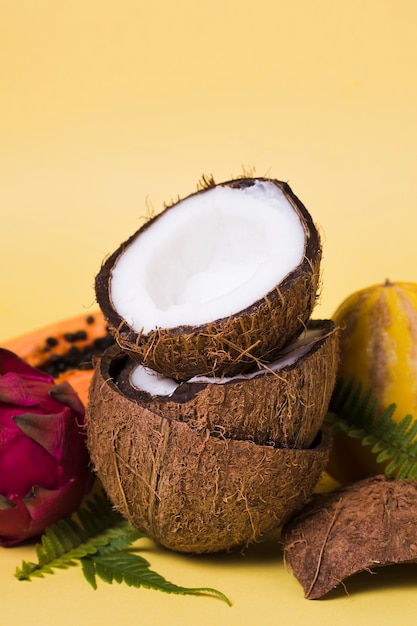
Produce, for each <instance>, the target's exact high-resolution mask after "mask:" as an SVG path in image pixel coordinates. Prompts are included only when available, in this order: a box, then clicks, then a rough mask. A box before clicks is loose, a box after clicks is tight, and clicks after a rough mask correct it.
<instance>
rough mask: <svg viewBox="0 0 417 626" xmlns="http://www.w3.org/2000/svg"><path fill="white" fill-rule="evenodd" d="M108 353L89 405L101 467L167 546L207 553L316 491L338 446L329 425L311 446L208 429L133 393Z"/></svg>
mask: <svg viewBox="0 0 417 626" xmlns="http://www.w3.org/2000/svg"><path fill="white" fill-rule="evenodd" d="M123 359H124V356H123V355H122V354H121V355H120V358H119V359H109V358H108V357H103V358H102V359H101V360H100V361H99V362H98V364H97V366H96V370H95V373H94V376H93V380H92V384H91V388H90V397H89V403H88V406H87V441H88V448H89V451H90V456H91V459H92V462H93V465H94V469H95V471H96V473H97V475H98V477H99V478H100V480H101V481H102V484H103V486H104V488H105V490H106V492H107V494H108V496H109V497H110V499H111V501H112V502H113V504H114V506H115V507H116V508H117V509H118V510H119V511H120V512H121V513H122V515H124V516H125V517H126V518H127V519H128V520H129V521H130V523H131V524H132V525H133V526H134V527H135V528H137V529H138V530H139V531H140V532H143V533H145V534H146V535H147V536H149V537H150V538H153V539H155V540H156V541H157V542H159V543H160V544H162V545H164V546H166V547H167V548H170V549H173V550H177V551H180V552H192V553H204V552H216V551H219V550H228V549H230V548H233V547H235V546H241V545H247V544H249V543H251V542H253V541H256V540H258V539H259V538H260V537H261V536H262V535H263V534H264V533H266V532H268V531H270V530H272V529H273V528H276V527H278V526H280V525H281V524H283V523H284V522H285V521H286V520H287V519H288V518H289V517H290V516H291V515H292V514H293V513H294V512H296V511H298V510H299V509H300V508H301V507H302V506H303V504H304V503H305V502H306V500H307V499H308V498H309V497H310V495H311V493H312V491H313V489H314V486H315V485H316V483H317V481H318V479H319V477H320V475H321V472H322V471H323V469H324V467H325V465H326V463H327V460H328V456H329V446H330V436H329V434H328V432H327V430H323V431H322V432H321V433H320V435H319V436H318V438H317V441H316V442H315V444H314V445H313V446H312V448H311V449H306V450H294V449H279V448H274V447H272V446H259V445H256V444H254V443H252V442H250V441H239V440H224V439H221V438H219V437H216V436H213V435H210V433H209V432H207V433H206V434H202V433H198V432H196V431H195V430H193V429H192V428H190V427H189V426H188V425H187V424H185V423H184V422H179V421H177V420H170V419H167V418H164V417H162V416H160V415H156V414H155V413H153V412H151V411H150V410H148V409H146V408H144V407H142V406H140V405H139V404H138V403H137V402H135V401H133V400H131V399H129V398H127V397H126V396H124V395H123V394H122V393H121V391H120V389H119V388H118V387H117V385H116V383H115V380H114V378H115V377H117V374H118V371H119V369H120V367H121V364H122V363H123Z"/></svg>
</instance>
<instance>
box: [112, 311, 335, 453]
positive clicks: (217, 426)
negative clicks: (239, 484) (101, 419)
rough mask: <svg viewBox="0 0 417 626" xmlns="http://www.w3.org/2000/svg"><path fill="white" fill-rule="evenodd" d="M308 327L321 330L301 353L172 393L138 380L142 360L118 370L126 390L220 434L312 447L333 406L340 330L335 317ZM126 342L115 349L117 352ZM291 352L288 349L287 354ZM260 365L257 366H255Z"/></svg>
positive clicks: (120, 383) (153, 408)
mask: <svg viewBox="0 0 417 626" xmlns="http://www.w3.org/2000/svg"><path fill="white" fill-rule="evenodd" d="M307 330H308V331H312V332H313V333H315V331H319V333H320V334H318V333H317V334H316V333H315V334H314V338H313V339H311V340H309V343H307V346H308V348H307V350H306V351H305V352H303V353H300V355H299V356H298V357H297V359H296V360H295V361H294V362H292V363H290V364H288V365H286V366H284V367H282V368H280V369H279V370H277V371H272V370H270V369H268V367H266V368H265V369H264V370H262V373H258V375H257V376H254V377H244V376H239V375H237V376H236V377H234V378H231V379H228V380H227V382H224V381H221V380H218V382H215V381H213V379H211V381H207V380H206V381H204V380H203V382H200V379H195V380H194V381H189V382H184V383H182V384H181V385H179V386H178V387H177V388H176V389H175V391H174V392H173V393H172V394H171V395H170V396H154V395H151V394H150V393H148V392H147V391H143V390H140V389H138V388H136V387H134V386H132V384H131V381H130V372H131V371H132V369H133V368H134V367H136V362H134V361H132V359H129V358H128V357H126V359H125V361H124V365H123V367H122V368H121V370H120V374H119V375H118V376H117V385H118V387H119V388H120V389H121V390H122V391H123V393H124V394H125V395H126V396H127V397H129V398H130V399H132V400H133V401H135V402H137V403H138V404H140V405H141V406H143V407H145V408H147V409H149V410H150V411H152V412H154V413H156V414H157V415H160V416H162V417H166V418H170V419H172V420H178V421H183V422H186V423H187V424H188V425H189V426H190V427H191V428H193V429H195V430H197V431H198V432H202V433H205V432H206V431H207V430H208V431H210V432H211V433H213V434H217V435H218V436H219V437H223V438H229V439H248V440H251V441H254V442H255V443H257V444H260V445H264V444H270V445H275V446H277V447H281V448H282V447H290V448H308V447H309V446H311V445H312V443H313V441H314V439H315V437H316V436H317V434H318V432H319V430H320V428H321V426H322V423H323V418H324V415H325V413H326V411H327V408H328V404H329V401H330V396H331V393H332V389H333V386H334V382H335V378H336V371H337V366H338V333H337V329H336V326H335V324H334V323H333V322H332V321H331V320H314V321H310V322H309V323H308V325H307ZM118 351H120V348H115V349H114V350H113V352H112V353H113V355H116V354H117V352H118ZM288 354H291V352H288V353H286V352H284V353H283V356H282V359H285V355H288ZM257 371H258V370H257V369H256V370H255V372H257Z"/></svg>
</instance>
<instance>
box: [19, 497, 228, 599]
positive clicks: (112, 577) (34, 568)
mask: <svg viewBox="0 0 417 626" xmlns="http://www.w3.org/2000/svg"><path fill="white" fill-rule="evenodd" d="M141 537H144V535H142V534H140V533H139V532H138V531H136V530H135V529H134V528H133V527H132V526H131V525H130V524H129V523H128V522H127V521H126V520H125V519H124V518H123V517H122V516H121V515H120V514H119V513H117V512H116V511H115V510H114V509H113V508H112V506H111V505H110V503H109V502H108V500H107V498H106V496H105V495H104V492H103V493H101V494H98V495H96V496H95V498H94V499H92V500H89V501H87V502H86V504H85V505H84V506H83V507H81V508H80V509H79V511H78V512H77V513H76V514H75V515H74V516H73V518H69V519H64V520H60V521H59V522H58V523H57V524H52V525H51V526H49V527H48V528H47V529H46V531H45V533H44V534H43V535H42V537H41V542H40V543H38V544H37V545H36V546H35V550H36V554H37V557H38V562H37V563H34V562H31V561H23V562H22V565H21V567H20V568H16V572H15V576H16V578H18V580H31V579H32V578H35V577H37V578H43V577H44V575H45V574H50V573H53V571H54V569H56V568H60V569H65V568H67V567H69V566H71V565H74V564H76V562H77V561H79V562H80V564H81V570H82V573H83V575H84V578H85V580H86V581H87V582H88V583H89V584H90V585H91V586H92V587H93V589H97V577H99V578H101V579H102V580H104V581H105V582H107V583H112V582H117V583H122V582H124V583H125V584H127V585H129V586H131V587H145V588H148V589H154V590H158V591H164V592H166V593H177V594H183V595H211V596H215V597H217V598H220V599H221V600H223V601H225V602H226V603H227V604H228V605H229V606H230V605H231V603H230V601H229V599H228V598H227V597H226V596H225V595H224V594H223V593H221V592H220V591H217V590H216V589H212V588H209V587H199V588H187V587H181V586H178V585H175V584H173V583H171V582H169V581H167V580H165V578H163V576H160V575H159V574H157V573H156V572H153V571H152V570H151V569H150V564H149V562H148V561H147V560H146V559H144V558H143V557H142V556H140V555H137V554H133V553H131V552H128V551H127V550H128V548H129V547H130V546H131V545H132V544H133V542H135V541H136V540H137V539H140V538H141Z"/></svg>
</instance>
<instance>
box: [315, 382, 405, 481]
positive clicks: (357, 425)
mask: <svg viewBox="0 0 417 626" xmlns="http://www.w3.org/2000/svg"><path fill="white" fill-rule="evenodd" d="M396 408H397V407H396V405H395V404H391V405H389V406H387V407H385V408H383V409H382V410H380V409H379V406H378V400H377V398H375V397H374V396H373V395H372V393H371V391H370V390H366V391H362V386H361V384H358V383H356V384H355V383H354V381H353V379H349V380H343V379H341V378H339V379H338V380H337V381H336V385H335V388H334V391H333V394H332V398H331V400H330V404H329V411H328V413H327V414H326V416H325V421H326V422H327V423H328V424H330V426H331V428H332V430H333V431H334V432H343V433H345V434H346V435H348V436H349V437H354V438H356V439H360V440H361V443H362V445H364V446H370V447H371V451H372V453H373V454H375V455H376V461H377V462H378V463H381V464H382V463H387V462H388V463H387V465H386V466H385V467H381V472H384V473H385V474H387V475H392V474H395V475H396V477H397V478H398V479H400V478H405V479H407V480H408V481H413V480H417V439H416V437H417V421H415V420H414V418H413V416H412V415H406V416H405V417H403V418H402V419H401V420H399V421H397V420H396V419H394V415H395V411H396Z"/></svg>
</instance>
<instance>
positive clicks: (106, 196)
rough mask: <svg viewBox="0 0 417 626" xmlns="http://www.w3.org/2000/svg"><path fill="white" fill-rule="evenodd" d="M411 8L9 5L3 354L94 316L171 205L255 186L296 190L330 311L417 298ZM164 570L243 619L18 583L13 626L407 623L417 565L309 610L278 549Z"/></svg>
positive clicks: (1, 13)
mask: <svg viewBox="0 0 417 626" xmlns="http://www.w3.org/2000/svg"><path fill="white" fill-rule="evenodd" d="M416 22H417V5H416V3H415V2H414V0H408V1H407V0H396V1H395V2H394V1H388V0H351V1H350V2H348V3H347V2H338V1H334V0H318V1H316V2H311V1H308V0H294V1H292V2H282V1H281V2H280V1H279V0H278V1H277V0H275V1H269V0H258V2H248V1H247V0H221V1H220V0H213V1H212V2H205V3H202V2H199V1H198V0H176V1H175V2H169V1H165V2H164V1H158V0H155V1H154V2H140V1H138V0H118V2H109V1H107V0H101V1H100V2H99V1H98V0H72V1H71V2H57V1H56V0H37V1H36V2H33V1H32V0H1V1H0V89H1V97H0V207H1V215H2V219H1V229H0V267H1V273H0V290H1V305H0V341H5V340H6V339H9V338H11V337H13V336H15V335H20V334H22V333H25V332H27V331H29V330H31V329H34V328H37V327H39V326H44V325H45V324H48V323H51V322H54V321H56V320H58V319H62V318H66V317H70V316H72V315H76V314H78V313H80V312H82V311H83V310H90V309H91V307H93V306H94V294H93V288H92V285H93V280H94V276H95V274H96V272H97V271H98V268H99V266H100V264H101V261H102V259H103V258H104V257H105V256H106V255H107V254H109V253H110V252H112V251H113V250H114V249H115V248H116V247H117V246H118V245H119V243H120V242H121V241H123V240H124V239H126V238H127V237H128V236H129V235H130V234H132V232H133V231H134V230H136V228H137V227H138V226H139V225H140V223H141V217H142V216H143V215H146V214H149V212H150V211H151V210H152V207H153V209H154V210H156V211H158V210H160V208H161V207H162V205H163V203H164V201H170V200H171V199H173V198H175V197H176V196H177V195H178V194H180V195H186V194H188V193H190V192H192V191H194V190H195V188H196V183H197V181H198V179H199V178H200V177H201V175H202V174H207V175H209V174H213V175H214V177H215V179H216V180H218V181H219V182H220V181H222V180H225V179H228V178H230V177H232V176H234V175H239V174H241V173H242V168H245V170H247V171H252V172H255V173H256V174H258V175H270V176H273V177H276V178H280V179H283V180H287V181H288V182H289V183H290V185H291V186H292V188H293V190H294V192H295V193H296V194H297V195H298V196H299V197H300V198H301V200H302V201H303V202H304V203H305V204H306V206H307V208H308V209H309V210H310V212H311V214H312V215H313V218H314V219H315V221H316V222H317V223H318V225H319V226H320V230H321V232H322V235H323V242H324V258H323V288H322V295H321V298H320V302H319V305H318V307H317V310H316V313H315V316H316V317H319V316H322V317H326V316H329V315H331V313H332V312H333V311H334V309H335V308H336V306H337V305H338V304H339V303H340V302H341V300H342V299H343V298H344V297H345V296H346V295H347V294H348V293H350V292H351V291H354V290H356V289H358V288H361V287H364V286H367V285H368V284H373V283H376V282H381V281H384V280H385V279H386V278H391V280H403V281H417V269H416V267H417V263H416V261H417V253H416V247H415V233H416V227H417V211H416V206H417V176H416V173H415V167H416V162H417V124H416V111H417V81H416V67H417V39H416V36H415V33H416V26H417V24H416ZM146 554H147V556H148V557H149V559H150V561H151V563H152V566H153V567H154V569H156V570H157V571H159V572H160V573H163V574H164V575H165V576H166V577H168V578H171V579H172V580H173V581H174V582H177V583H180V584H184V585H191V586H195V585H203V586H214V587H218V588H219V589H221V590H222V591H223V592H224V593H226V594H227V595H229V596H230V598H231V599H232V601H233V607H232V608H228V607H227V606H226V605H224V604H222V603H221V602H219V601H216V600H213V599H206V598H187V597H176V596H165V595H162V594H160V593H156V592H152V591H146V590H135V589H130V588H127V587H125V586H117V585H113V586H112V587H109V586H107V585H105V584H104V583H103V584H100V585H99V589H98V591H96V592H94V591H93V590H92V589H90V588H89V587H88V585H87V584H86V583H84V581H83V579H82V577H81V574H80V571H79V570H78V569H77V568H75V569H71V570H68V571H65V572H59V573H57V574H55V575H54V576H51V577H49V578H48V579H46V580H38V581H35V582H32V583H28V584H24V583H19V582H17V580H15V579H14V578H13V576H12V573H13V571H14V568H15V566H16V565H19V564H20V561H21V560H22V559H31V558H33V549H32V547H24V548H23V547H19V548H14V549H9V550H5V549H2V550H1V551H0V583H1V589H2V608H1V611H0V626H18V625H19V626H20V624H22V623H24V622H25V621H28V620H30V621H31V623H39V624H43V625H44V626H49V625H52V624H54V625H55V624H60V625H61V626H65V625H66V624H71V625H72V624H73V623H74V622H75V621H76V622H77V623H80V624H92V625H96V624H97V625H98V624H100V625H104V626H107V625H109V626H111V625H113V624H118V623H126V624H127V623H141V624H146V626H153V625H155V626H161V625H165V624H166V625H177V624H178V625H181V626H187V625H191V624H193V625H194V624H196V623H198V624H201V626H204V625H205V624H218V625H219V626H220V625H223V624H224V625H226V624H227V625H228V626H233V625H235V624H236V625H237V624H239V625H246V624H248V625H249V624H262V625H265V626H268V625H270V624H271V625H272V624H277V623H284V622H285V623H288V624H303V623H309V624H311V625H315V624H320V625H322V626H325V625H327V624H328V625H333V624H335V623H337V624H338V625H339V626H343V625H344V624H349V626H350V625H355V624H369V625H373V624H375V625H377V624H378V625H380V624H390V626H394V625H401V626H403V624H406V623H412V621H413V620H414V616H415V614H416V609H417V593H416V580H417V578H416V573H417V571H416V567H415V566H409V567H406V568H404V567H395V568H388V569H386V570H384V571H383V572H381V573H378V574H377V575H375V576H370V575H361V576H359V577H356V578H354V579H353V580H352V581H350V582H349V584H348V591H349V592H350V595H349V596H346V595H345V594H344V592H343V591H340V592H338V593H337V594H333V595H332V596H331V597H329V598H328V599H326V600H322V601H314V602H309V601H306V600H304V599H303V597H302V592H301V588H300V587H299V585H298V583H297V582H296V581H295V580H294V578H293V577H292V576H291V574H290V573H289V572H287V571H286V570H285V568H284V566H283V564H282V560H281V556H280V553H279V550H278V548H277V546H276V540H275V539H271V540H269V541H268V542H266V543H265V544H263V545H260V546H257V547H255V548H253V549H250V550H249V551H248V552H247V554H246V556H241V555H239V554H238V555H232V556H221V557H204V558H190V557H184V556H177V555H174V554H171V553H166V552H163V551H160V550H158V549H157V548H156V547H155V546H153V545H152V544H149V545H148V546H147V552H146Z"/></svg>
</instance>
